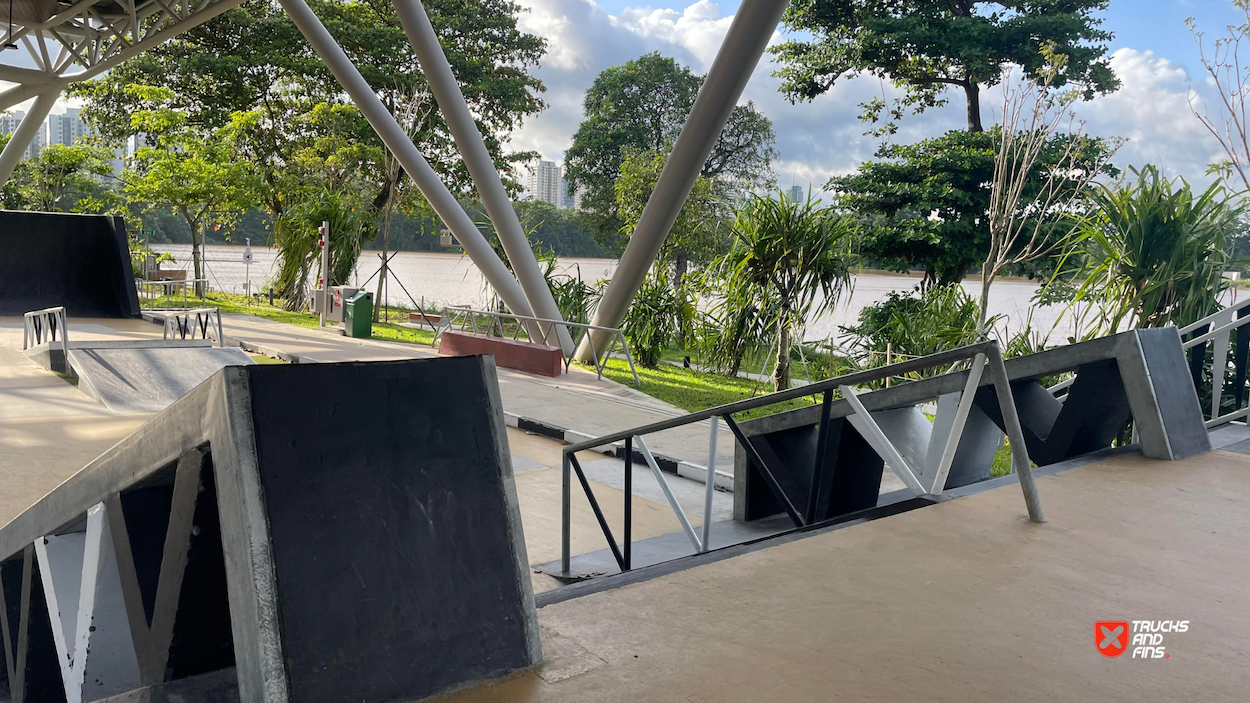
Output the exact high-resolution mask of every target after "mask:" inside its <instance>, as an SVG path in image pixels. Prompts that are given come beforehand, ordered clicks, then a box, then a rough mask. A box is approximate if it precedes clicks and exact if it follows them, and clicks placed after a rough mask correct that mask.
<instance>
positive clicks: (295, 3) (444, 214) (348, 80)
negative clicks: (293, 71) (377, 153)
mask: <svg viewBox="0 0 1250 703" xmlns="http://www.w3.org/2000/svg"><path fill="white" fill-rule="evenodd" d="M279 2H280V3H281V5H282V9H284V10H286V13H287V16H289V17H290V18H291V21H292V22H294V23H295V26H296V27H298V28H299V31H300V33H301V34H303V35H304V38H305V39H307V40H308V43H309V44H311V45H312V47H313V50H315V51H316V52H317V54H318V55H319V56H321V59H322V60H323V61H325V62H326V65H327V66H328V67H329V68H330V72H331V73H333V74H334V77H335V78H336V79H338V82H339V84H340V85H342V86H343V90H344V91H346V92H347V94H348V95H349V96H351V99H352V102H354V103H355V104H356V107H357V108H359V109H360V112H361V114H363V115H364V116H365V119H367V120H369V124H370V125H372V126H373V129H374V131H376V132H377V133H378V136H379V137H381V138H382V142H383V143H384V144H385V145H386V148H387V149H390V151H391V153H393V154H394V155H395V158H396V159H398V160H399V163H400V164H402V165H403V167H404V170H405V171H407V172H408V175H409V176H411V177H412V180H413V182H414V183H416V184H417V187H418V188H419V189H421V194H422V195H424V196H425V199H426V200H427V201H429V203H430V206H431V207H433V208H434V212H435V213H437V214H438V216H439V218H440V219H441V220H442V221H443V222H445V223H447V226H448V227H450V228H451V231H452V233H454V234H455V235H456V239H457V240H459V241H460V244H461V246H463V247H464V250H465V252H466V253H468V255H469V258H470V259H472V260H473V263H474V264H475V265H476V266H477V267H478V269H479V270H480V271H481V272H482V275H483V276H485V277H486V280H487V281H488V282H489V283H490V284H491V285H492V286H494V288H495V290H496V291H498V292H499V297H500V298H502V299H503V301H504V303H505V304H507V306H508V308H509V309H510V310H511V311H512V312H514V313H517V314H519V315H528V316H531V317H533V316H534V311H533V309H532V308H531V307H530V305H529V302H528V301H527V300H526V298H525V292H524V291H523V290H521V286H519V285H517V282H516V279H515V278H513V277H512V274H511V273H510V272H509V271H508V269H507V268H506V267H505V266H504V265H503V262H502V261H500V260H499V257H498V256H496V255H495V251H494V250H493V249H491V246H490V244H489V243H488V242H487V241H486V238H485V237H483V236H482V233H481V232H480V231H478V229H477V226H476V225H475V224H473V220H472V219H470V218H469V215H468V214H467V213H466V212H465V211H464V209H463V208H461V207H460V203H458V202H457V201H456V198H455V196H453V195H452V194H451V191H449V190H447V186H446V185H444V184H443V182H442V181H441V180H439V177H438V174H437V173H435V172H434V169H433V168H432V167H431V166H430V164H429V163H428V162H427V161H426V160H425V157H424V156H422V155H421V152H420V151H418V150H417V147H416V146H415V145H414V144H413V143H412V140H411V139H410V138H409V137H408V135H407V134H406V133H405V132H404V130H403V128H402V127H400V126H399V123H398V122H396V121H395V117H394V115H392V114H391V113H390V111H388V110H387V109H386V106H385V105H383V104H382V101H381V100H379V99H378V96H377V93H375V92H374V90H373V88H372V87H370V86H369V84H368V82H366V81H365V79H364V77H363V76H361V75H360V71H359V70H358V69H357V68H356V66H355V65H354V64H353V63H352V62H351V59H349V58H347V54H346V53H345V52H344V51H343V49H342V47H340V46H339V45H338V43H337V42H335V41H334V37H332V36H330V32H329V31H328V30H326V28H325V25H324V24H322V23H321V20H320V19H318V18H317V15H315V14H314V13H313V11H312V10H311V9H310V8H309V7H308V4H307V3H306V2H304V0H279ZM531 333H532V334H533V336H534V338H536V339H537V338H540V337H541V336H542V332H541V330H539V329H538V326H537V325H536V324H535V325H534V327H533V328H532V329H531Z"/></svg>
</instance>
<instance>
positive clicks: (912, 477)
mask: <svg viewBox="0 0 1250 703" xmlns="http://www.w3.org/2000/svg"><path fill="white" fill-rule="evenodd" d="M838 389H839V390H841V391H842V399H843V400H845V401H846V402H847V403H850V405H851V407H852V408H853V409H854V410H855V413H854V414H853V415H850V416H848V417H847V419H848V420H851V421H852V422H853V421H854V419H855V418H857V417H858V418H859V420H860V423H861V424H860V425H858V426H857V427H856V429H858V430H860V431H861V434H863V435H864V441H866V442H868V444H869V445H870V446H872V448H873V449H875V450H876V452H877V454H879V455H881V457H882V458H883V459H885V460H886V463H888V464H889V465H890V469H891V470H892V471H893V472H894V473H895V475H897V476H898V477H899V478H900V479H902V480H903V483H905V484H907V487H908V488H910V489H912V490H913V491H915V492H916V493H919V494H921V495H924V494H925V493H928V491H927V490H925V488H924V486H922V485H921V484H920V479H918V478H916V474H915V472H914V471H912V468H911V465H909V464H908V463H907V460H906V459H904V458H903V455H902V454H899V452H898V449H897V448H896V447H895V446H894V443H893V442H891V441H890V438H889V437H886V436H885V432H883V431H882V430H881V426H880V425H878V424H877V421H876V420H875V419H873V417H872V413H870V412H868V410H867V408H865V407H864V404H863V403H861V402H860V401H859V398H858V397H856V396H855V389H853V388H851V387H850V386H839V387H838Z"/></svg>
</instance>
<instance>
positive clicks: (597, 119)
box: [564, 52, 776, 240]
mask: <svg viewBox="0 0 1250 703" xmlns="http://www.w3.org/2000/svg"><path fill="white" fill-rule="evenodd" d="M702 85H703V77H702V76H699V75H696V74H694V73H693V72H692V71H691V70H690V69H689V68H687V67H685V66H682V65H680V64H678V63H677V62H676V61H675V60H673V59H671V58H668V57H665V56H661V55H660V54H659V52H652V53H650V54H645V55H643V56H641V57H639V58H637V59H634V60H633V61H628V62H626V63H624V64H622V65H620V66H614V67H612V68H608V69H606V70H604V71H603V72H602V73H600V74H599V75H598V77H596V78H595V81H594V83H592V84H591V86H590V89H589V90H587V91H586V96H585V98H584V99H583V103H582V111H583V118H582V123H581V125H580V126H579V127H578V129H577V133H576V134H574V135H573V145H572V146H571V147H569V150H568V151H567V152H565V156H564V167H565V175H566V177H567V178H568V182H569V186H570V187H571V188H577V187H584V188H585V189H586V193H585V195H584V196H583V199H582V209H583V210H584V211H585V213H586V219H587V221H588V225H589V226H591V227H593V228H594V229H595V230H596V231H597V232H598V233H599V235H600V236H601V237H602V238H603V239H605V240H610V239H611V238H612V237H613V236H615V235H616V233H617V232H619V231H620V228H621V225H622V224H623V222H622V220H621V216H620V213H619V211H618V209H617V203H616V193H615V183H616V179H617V178H618V177H619V176H620V173H621V162H622V161H623V160H624V159H625V156H626V152H627V150H630V149H632V150H633V151H634V152H644V151H667V150H668V149H669V148H671V147H672V145H673V142H674V141H675V140H676V139H677V135H678V134H679V133H680V132H681V127H682V125H683V124H685V121H686V117H687V116H688V115H689V114H690V110H691V108H693V107H694V101H695V97H696V96H697V95H698V92H699V87H700V86H702ZM775 141H776V136H775V134H774V133H773V126H772V122H771V121H770V120H769V119H768V118H767V117H766V116H764V115H763V114H762V113H761V112H759V110H757V109H756V108H755V106H754V105H753V104H752V103H750V102H748V103H746V104H745V105H738V106H737V107H735V108H734V110H733V113H732V114H731V116H730V118H729V121H728V122H727V123H726V125H725V129H724V130H722V131H721V134H720V138H719V139H718V140H717V142H716V145H715V147H714V148H713V149H712V153H711V155H709V156H708V159H707V161H706V162H705V163H704V165H703V169H702V172H701V174H700V175H702V176H703V177H704V178H707V179H708V180H709V181H710V182H712V184H713V186H714V188H715V189H724V190H725V191H726V192H727V193H728V192H734V193H737V192H741V191H742V190H743V188H744V187H745V186H746V185H748V184H751V183H755V184H757V185H768V184H770V183H771V181H772V175H771V165H772V160H773V158H774V157H775V156H776V152H775V150H774V149H773V143H774V142H775ZM718 195H721V193H718Z"/></svg>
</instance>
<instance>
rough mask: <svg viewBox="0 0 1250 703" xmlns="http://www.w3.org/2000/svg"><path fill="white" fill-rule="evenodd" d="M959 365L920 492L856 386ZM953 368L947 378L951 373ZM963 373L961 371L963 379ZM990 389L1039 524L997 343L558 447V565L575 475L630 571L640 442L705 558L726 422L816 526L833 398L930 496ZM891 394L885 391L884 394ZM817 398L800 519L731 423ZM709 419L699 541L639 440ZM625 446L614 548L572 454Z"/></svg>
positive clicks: (567, 537)
mask: <svg viewBox="0 0 1250 703" xmlns="http://www.w3.org/2000/svg"><path fill="white" fill-rule="evenodd" d="M960 361H971V362H972V363H971V368H970V371H969V374H968V380H967V381H966V382H965V383H964V386H963V394H962V396H961V398H960V403H959V406H958V408H957V410H956V414H955V419H954V423H953V426H952V427H951V430H950V433H949V434H948V435H947V437H946V445H945V446H944V447H943V451H942V454H941V457H940V460H939V465H938V467H937V470H936V472H935V473H934V475H933V479H934V480H933V482H932V484H931V485H930V486H924V485H923V484H922V483H921V481H920V480H919V479H917V477H916V473H915V472H914V471H913V470H912V467H911V466H909V464H908V462H907V460H906V459H904V458H903V456H902V454H901V453H900V452H899V451H898V450H897V449H896V448H895V447H894V446H893V444H892V442H891V441H890V439H889V438H888V437H887V436H886V435H885V433H884V432H883V431H882V430H881V428H880V427H879V426H878V425H877V424H876V422H875V420H874V419H873V418H872V416H871V414H870V413H869V412H868V410H867V409H865V407H864V405H863V404H862V403H861V402H860V401H859V399H858V397H857V395H856V392H855V390H854V388H855V386H861V385H864V384H867V383H871V382H873V381H877V380H880V379H882V378H884V377H886V376H889V375H902V374H906V373H910V372H913V371H918V370H921V369H926V368H931V367H939V366H944V367H949V366H952V365H953V364H956V363H958V362H960ZM987 362H988V364H989V369H988V371H989V372H990V375H991V378H990V379H989V380H988V381H987V380H986V378H985V376H984V375H983V373H982V372H983V371H985V370H987V369H985V365H986V363H987ZM953 372H954V369H953V368H952V369H951V370H950V371H948V372H947V373H953ZM961 373H962V372H961ZM987 383H989V384H992V385H993V386H994V389H995V393H996V395H997V399H998V404H999V410H1000V412H1001V413H1002V418H1003V425H1004V426H1005V428H1006V431H1007V436H1008V439H1009V441H1010V442H1011V447H1012V464H1013V467H1014V469H1015V472H1016V474H1017V475H1018V477H1019V481H1020V487H1021V490H1022V492H1023V493H1024V500H1025V505H1026V506H1027V507H1028V512H1029V518H1030V519H1031V520H1033V521H1035V522H1042V521H1044V519H1045V518H1044V517H1043V515H1042V506H1041V502H1040V499H1039V498H1038V495H1037V488H1036V486H1035V484H1034V481H1033V472H1032V469H1031V463H1030V460H1029V455H1028V447H1027V446H1026V444H1025V440H1024V431H1023V428H1022V427H1021V425H1020V418H1019V415H1018V414H1017V412H1016V406H1015V400H1014V398H1013V397H1012V393H1011V385H1010V383H1009V382H1008V377H1007V369H1006V366H1005V365H1004V364H1003V357H1002V352H1001V350H1000V348H999V346H998V343H997V342H996V341H993V340H990V341H985V342H980V343H978V344H973V345H969V346H966V347H961V348H959V349H953V350H950V351H946V352H939V353H937V354H931V355H929V356H925V357H920V358H917V359H909V360H907V361H902V362H899V363H896V364H890V365H888V366H881V367H877V368H875V369H869V370H866V371H858V372H855V373H851V374H846V375H843V376H839V377H837V378H831V379H827V380H824V381H819V382H817V383H813V384H810V385H807V386H802V387H800V388H792V389H789V390H785V391H779V392H776V393H770V394H768V395H764V396H760V397H758V398H748V399H746V400H740V401H737V402H734V403H727V404H725V405H720V406H717V407H714V408H708V409H706V410H701V411H699V412H694V413H688V414H686V415H682V416H680V417H676V418H671V419H667V420H661V421H659V422H654V423H651V424H648V425H643V426H641V427H635V428H633V429H629V430H622V431H620V432H614V433H611V434H607V435H603V436H601V437H596V438H594V439H590V440H587V441H584V442H577V443H574V444H569V445H566V446H565V447H564V448H563V460H562V462H561V471H562V488H563V495H562V512H561V543H560V566H561V570H562V572H563V573H564V574H566V575H568V574H570V571H571V563H570V562H571V559H572V555H571V524H572V476H573V475H574V473H575V474H576V476H577V480H578V482H579V483H580V484H581V486H582V491H583V492H584V493H585V495H586V498H587V500H588V501H589V502H590V507H591V509H592V510H593V511H594V514H595V519H596V520H597V521H598V523H599V528H600V530H601V531H602V532H603V536H604V538H605V539H606V540H607V542H608V548H609V549H610V550H611V552H612V555H613V558H614V559H615V560H616V562H617V565H618V566H619V567H620V569H621V571H629V570H630V569H631V568H632V534H633V524H632V515H633V513H632V508H631V504H632V500H633V482H632V476H633V460H634V458H633V454H634V451H633V447H634V444H635V443H637V445H638V448H639V452H640V454H642V457H643V459H644V461H646V463H647V465H648V466H649V467H650V468H651V470H652V473H653V474H654V475H655V477H656V479H657V481H658V482H659V484H660V488H661V489H662V490H663V492H664V495H665V497H666V498H667V499H668V501H669V504H670V506H671V507H672V508H673V511H674V512H675V513H676V514H677V518H678V521H679V522H680V523H681V525H682V530H683V531H684V532H685V533H686V535H687V536H688V537H689V538H690V540H691V543H692V544H693V545H694V547H695V551H696V552H705V551H707V550H708V548H709V538H710V536H711V534H710V525H711V510H712V495H713V489H714V484H715V476H716V434H717V429H718V427H719V424H720V421H721V420H723V421H724V422H725V424H726V425H727V426H728V427H729V429H730V431H731V432H733V434H734V437H735V439H736V440H737V442H738V446H740V447H742V449H743V451H744V452H745V453H746V455H747V457H748V461H749V462H750V463H751V464H752V465H754V467H755V468H756V469H757V470H758V471H759V473H760V475H761V476H763V478H764V481H765V483H767V484H768V486H769V489H770V490H771V491H772V493H773V495H774V497H776V498H777V499H778V501H779V502H780V503H781V505H782V508H783V510H784V511H785V513H786V514H787V515H788V516H789V517H790V520H791V521H792V522H793V523H794V525H795V527H796V528H801V527H806V526H808V525H811V524H813V523H814V522H816V521H817V504H818V501H817V500H815V498H816V494H817V492H818V487H819V486H820V485H822V484H821V482H822V481H823V480H824V475H823V474H824V473H825V466H824V465H825V454H826V451H827V446H828V442H829V437H830V434H831V433H830V432H829V428H830V417H831V407H832V405H833V394H834V391H835V390H836V391H838V392H840V393H841V394H842V396H843V398H844V400H845V401H846V402H847V403H848V404H849V405H850V406H851V408H852V412H851V414H850V415H848V416H847V417H848V419H854V420H855V421H856V422H857V424H856V428H857V429H858V430H859V431H860V433H861V434H863V435H865V437H866V439H867V441H868V442H869V444H870V445H871V446H872V447H873V449H874V450H876V451H877V453H878V454H880V455H881V456H882V458H883V459H886V462H887V463H888V464H889V465H890V468H891V469H892V470H893V471H894V472H895V473H897V474H898V475H899V477H900V478H901V479H902V480H903V481H904V482H905V483H906V484H907V485H908V487H909V488H911V489H912V490H915V491H919V492H921V493H925V492H928V493H930V494H940V493H941V492H942V490H943V488H944V487H945V480H946V476H947V474H948V472H949V470H950V465H951V463H952V462H953V460H954V455H955V449H956V448H957V447H958V446H959V440H960V438H961V436H962V434H963V428H964V425H965V422H966V420H967V418H968V414H969V412H970V410H971V407H972V402H973V396H974V395H975V393H976V389H977V388H979V387H980V386H982V385H985V384H987ZM885 392H888V391H885ZM817 394H819V395H822V396H823V402H822V407H821V420H820V425H819V430H818V434H817V437H818V440H817V448H816V465H815V467H814V469H813V472H812V484H811V490H810V492H809V501H808V505H807V506H805V507H806V510H805V511H804V512H802V513H800V509H799V507H798V506H795V505H794V504H793V502H792V501H791V500H790V498H789V496H788V495H787V494H786V493H785V491H784V490H782V489H781V486H780V484H779V483H778V481H777V478H776V477H775V476H774V474H773V472H772V470H771V469H770V468H769V467H768V464H767V462H766V461H765V460H764V459H763V457H761V456H760V454H759V452H758V451H757V450H756V448H755V446H754V445H753V444H752V443H751V441H750V440H749V439H748V438H747V437H746V435H745V434H744V433H743V431H742V429H741V428H740V427H739V426H738V424H737V422H735V421H734V419H733V415H734V414H735V413H739V412H743V411H746V410H754V409H756V408H762V407H765V406H768V405H773V404H776V403H783V402H786V401H789V400H794V399H796V398H802V397H805V396H811V395H817ZM708 419H710V420H712V423H711V425H712V428H711V434H710V437H709V446H710V449H709V455H708V467H707V472H708V473H707V477H706V484H705V485H706V493H705V498H704V500H705V502H704V508H703V515H704V519H703V533H702V537H700V536H699V535H696V534H695V532H694V529H693V527H691V525H690V523H689V521H688V520H687V519H686V517H685V514H684V512H683V511H682V509H681V506H680V504H679V503H678V501H677V499H676V497H675V496H674V494H673V492H672V489H671V488H670V487H669V485H668V481H667V479H666V478H665V477H664V476H663V474H662V473H661V472H660V470H659V467H658V466H657V465H656V462H655V458H654V456H653V455H652V454H651V451H650V450H649V449H648V448H647V445H646V441H645V440H644V439H643V435H647V434H653V433H656V432H662V431H664V430H670V429H674V428H676V427H682V426H685V425H689V424H693V423H695V422H700V421H702V420H708ZM622 440H623V441H624V443H625V495H624V501H625V511H624V512H625V525H624V538H625V539H624V542H623V544H622V545H620V546H618V545H617V542H616V538H615V537H614V536H613V534H612V530H611V528H609V527H608V523H607V519H606V518H605V517H604V514H603V511H602V509H601V508H600V507H599V502H598V500H597V499H596V498H595V494H594V491H593V490H592V489H591V487H590V483H589V481H588V480H587V479H586V474H585V472H584V471H583V470H582V467H581V462H580V461H579V460H578V458H577V452H580V451H584V450H588V449H594V448H597V447H602V446H606V445H609V444H613V443H615V442H618V441H622Z"/></svg>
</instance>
